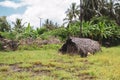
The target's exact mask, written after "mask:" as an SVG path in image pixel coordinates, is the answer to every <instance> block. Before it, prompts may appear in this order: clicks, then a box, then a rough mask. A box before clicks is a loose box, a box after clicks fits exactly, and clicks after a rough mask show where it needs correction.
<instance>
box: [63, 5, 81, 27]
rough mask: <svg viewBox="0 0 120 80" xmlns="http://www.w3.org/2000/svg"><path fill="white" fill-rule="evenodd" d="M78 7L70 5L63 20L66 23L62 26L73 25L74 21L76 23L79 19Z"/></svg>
mask: <svg viewBox="0 0 120 80" xmlns="http://www.w3.org/2000/svg"><path fill="white" fill-rule="evenodd" d="M78 9H79V6H77V4H76V3H72V4H71V5H70V7H69V8H68V9H67V11H66V12H65V13H66V18H65V19H64V21H66V22H65V23H64V24H66V23H67V24H68V27H69V24H71V23H73V22H74V21H76V20H77V19H78V18H79V10H78Z"/></svg>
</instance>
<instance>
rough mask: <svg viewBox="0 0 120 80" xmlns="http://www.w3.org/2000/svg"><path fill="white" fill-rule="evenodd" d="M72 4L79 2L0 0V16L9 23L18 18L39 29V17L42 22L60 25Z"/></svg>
mask: <svg viewBox="0 0 120 80" xmlns="http://www.w3.org/2000/svg"><path fill="white" fill-rule="evenodd" d="M72 2H76V3H79V0H0V16H7V20H8V21H9V22H15V20H16V18H20V19H22V20H23V23H24V22H28V23H29V22H30V23H31V25H32V26H34V27H39V23H40V20H39V17H40V18H42V22H44V20H46V19H50V20H52V21H53V22H58V24H62V23H63V19H64V18H65V11H66V10H67V9H68V7H69V6H70V4H71V3H72Z"/></svg>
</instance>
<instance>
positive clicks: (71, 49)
mask: <svg viewBox="0 0 120 80" xmlns="http://www.w3.org/2000/svg"><path fill="white" fill-rule="evenodd" d="M100 50H101V46H100V44H99V43H98V42H97V41H94V40H91V39H88V38H76V37H70V38H69V39H67V40H66V42H65V43H64V44H63V46H62V47H61V48H60V49H59V51H60V52H62V53H63V54H65V53H68V54H80V55H81V57H87V55H88V53H91V54H95V53H96V52H98V51H100Z"/></svg>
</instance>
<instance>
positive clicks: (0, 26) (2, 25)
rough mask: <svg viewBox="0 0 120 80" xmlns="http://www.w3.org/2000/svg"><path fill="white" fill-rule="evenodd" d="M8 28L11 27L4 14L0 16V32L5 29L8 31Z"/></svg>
mask: <svg viewBox="0 0 120 80" xmlns="http://www.w3.org/2000/svg"><path fill="white" fill-rule="evenodd" d="M10 30H11V27H10V25H9V23H8V22H7V20H6V16H2V17H0V31H1V32H6V31H7V32H8V31H10Z"/></svg>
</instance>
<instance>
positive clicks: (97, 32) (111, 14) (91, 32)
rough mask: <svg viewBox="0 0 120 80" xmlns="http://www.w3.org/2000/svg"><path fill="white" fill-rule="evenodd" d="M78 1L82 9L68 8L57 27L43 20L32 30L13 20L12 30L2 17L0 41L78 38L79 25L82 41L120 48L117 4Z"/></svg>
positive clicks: (111, 0) (114, 0)
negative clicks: (87, 40)
mask: <svg viewBox="0 0 120 80" xmlns="http://www.w3.org/2000/svg"><path fill="white" fill-rule="evenodd" d="M81 1H82V5H77V3H72V4H71V5H70V7H69V8H68V9H67V10H66V12H65V14H66V17H65V18H64V19H63V21H64V23H63V25H61V26H60V25H58V24H57V23H54V22H53V21H51V20H49V19H46V21H45V23H44V25H43V26H42V27H39V28H37V29H34V28H33V27H32V26H31V25H30V23H23V24H22V19H16V22H13V25H14V26H13V27H11V25H10V24H9V23H8V22H7V20H6V17H5V16H2V17H0V37H4V38H8V39H12V40H20V39H25V38H34V39H35V38H39V37H40V38H42V39H47V38H49V37H52V36H54V37H57V38H59V39H61V40H63V41H64V40H65V39H66V38H67V37H68V36H75V37H79V35H80V24H82V37H84V38H91V39H94V40H97V41H99V42H100V43H101V44H103V45H104V44H106V43H109V44H111V45H116V44H120V19H119V18H120V14H119V13H120V2H119V1H118V0H81ZM80 9H82V10H80ZM80 11H82V12H80ZM80 13H81V14H82V16H80ZM80 18H82V19H83V21H82V22H80V21H79V19H80ZM25 24H27V25H25ZM65 24H66V25H67V27H65Z"/></svg>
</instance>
